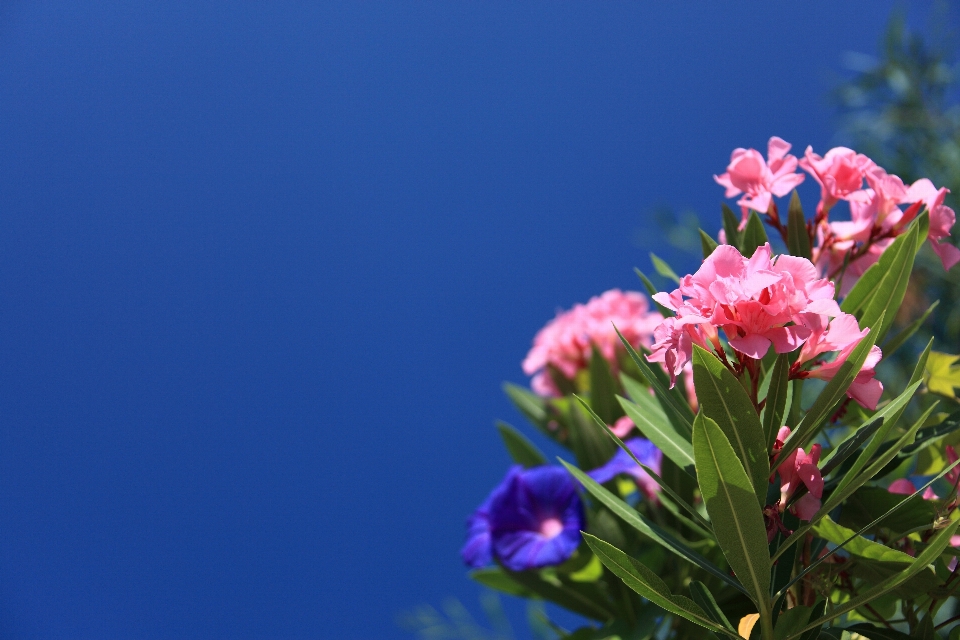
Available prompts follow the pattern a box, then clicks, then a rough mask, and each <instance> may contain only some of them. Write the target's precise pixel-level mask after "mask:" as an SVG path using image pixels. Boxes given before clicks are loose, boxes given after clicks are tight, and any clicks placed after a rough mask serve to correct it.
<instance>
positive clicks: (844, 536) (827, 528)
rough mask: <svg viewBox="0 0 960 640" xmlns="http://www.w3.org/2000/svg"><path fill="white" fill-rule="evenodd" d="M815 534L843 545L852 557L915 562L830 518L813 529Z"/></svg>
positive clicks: (824, 519) (825, 518)
mask: <svg viewBox="0 0 960 640" xmlns="http://www.w3.org/2000/svg"><path fill="white" fill-rule="evenodd" d="M813 532H814V533H816V534H817V535H818V536H820V537H821V538H823V539H824V540H826V541H827V542H832V543H834V544H836V545H842V546H843V550H844V551H846V552H847V553H849V554H851V555H855V556H860V557H861V558H867V559H868V560H877V561H879V562H901V563H908V564H909V563H911V562H913V557H912V556H910V555H907V554H906V553H904V552H903V551H898V550H896V549H891V548H890V547H888V546H886V545H883V544H880V543H879V542H874V541H873V540H867V539H866V538H864V537H863V536H861V535H860V534H859V533H857V532H854V531H853V530H851V529H848V528H846V527H842V526H840V525H839V524H837V523H836V522H834V521H833V520H831V519H830V517H829V516H826V517H824V518H823V519H822V520H820V522H818V523H817V524H816V525H815V526H814V527H813Z"/></svg>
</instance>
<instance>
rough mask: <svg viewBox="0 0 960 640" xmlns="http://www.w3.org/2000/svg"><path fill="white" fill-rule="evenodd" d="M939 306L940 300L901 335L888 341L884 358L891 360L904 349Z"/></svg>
mask: <svg viewBox="0 0 960 640" xmlns="http://www.w3.org/2000/svg"><path fill="white" fill-rule="evenodd" d="M939 304H940V301H939V300H937V301H936V302H934V303H933V304H932V305H930V306H929V307H927V310H926V311H924V312H923V315H921V316H920V317H919V318H917V319H916V320H914V321H913V322H911V323H910V324H908V325H907V326H906V327H905V328H904V329H903V330H902V331H901V332H900V333H898V334H897V335H895V336H893V337H892V338H890V339H889V340H887V343H886V344H885V345H883V357H884V358H887V359H889V358H890V356H892V355H893V354H894V353H895V352H896V350H897V349H899V348H900V347H902V346H903V344H904V343H905V342H906V341H907V340H909V339H910V338H911V337H912V336H913V334H915V333H916V332H917V329H919V328H920V327H921V326H922V325H923V323H924V322H926V320H927V317H928V316H929V315H930V314H931V313H932V312H933V310H934V309H936V308H937V306H938V305H939Z"/></svg>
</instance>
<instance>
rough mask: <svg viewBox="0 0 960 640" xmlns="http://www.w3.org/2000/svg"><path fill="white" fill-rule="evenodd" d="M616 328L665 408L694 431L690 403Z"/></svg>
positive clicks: (628, 352) (625, 346)
mask: <svg viewBox="0 0 960 640" xmlns="http://www.w3.org/2000/svg"><path fill="white" fill-rule="evenodd" d="M614 330H616V332H617V336H618V337H619V338H620V342H621V343H623V346H624V348H626V350H627V354H629V356H630V359H631V360H633V362H634V364H636V365H637V368H638V369H640V373H641V374H642V375H643V377H644V378H646V380H647V382H649V383H650V386H651V387H653V392H654V393H655V394H656V395H657V397H658V398H660V399H661V400H662V401H663V405H664V407H665V410H666V411H669V412H671V413H672V414H673V415H674V416H675V417H676V418H677V419H679V420H680V421H681V422H682V423H683V424H685V425H686V427H687V429H688V430H690V431H691V432H692V430H693V411H691V410H690V405H688V404H687V403H686V402H684V401H683V400H682V399H681V398H679V397H678V395H679V394H678V393H671V392H670V390H669V389H667V387H666V385H665V384H664V383H663V379H662V378H661V375H658V374H657V373H656V372H654V371H653V369H652V368H651V367H650V364H649V363H647V361H646V359H645V358H643V357H642V356H641V355H640V354H639V353H637V350H636V349H634V348H633V345H632V344H630V343H629V342H627V339H626V338H624V337H623V334H621V333H620V330H619V329H617V328H616V327H614Z"/></svg>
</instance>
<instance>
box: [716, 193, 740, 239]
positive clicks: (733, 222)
mask: <svg viewBox="0 0 960 640" xmlns="http://www.w3.org/2000/svg"><path fill="white" fill-rule="evenodd" d="M720 210H721V212H722V213H723V232H724V233H725V234H726V236H727V244H729V245H732V246H734V247H738V248H739V247H740V229H739V228H738V227H739V226H740V220H739V219H738V218H737V214H735V213H734V212H733V209H731V208H730V207H728V206H727V204H726V203H722V204H721V205H720Z"/></svg>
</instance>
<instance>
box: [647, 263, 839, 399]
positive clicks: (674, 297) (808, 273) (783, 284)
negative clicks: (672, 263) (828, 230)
mask: <svg viewBox="0 0 960 640" xmlns="http://www.w3.org/2000/svg"><path fill="white" fill-rule="evenodd" d="M833 293H834V289H833V283H831V282H829V281H828V280H824V279H819V278H818V277H817V270H816V267H814V266H813V263H811V262H810V261H809V260H806V259H804V258H797V257H795V256H788V255H783V256H779V257H778V258H777V260H776V261H774V260H773V255H772V252H771V250H770V245H769V244H766V245H764V246H762V247H760V248H758V249H757V251H756V252H755V253H754V254H753V257H751V258H746V257H744V256H743V255H742V254H741V253H740V252H739V251H738V250H737V249H736V248H735V247H732V246H729V245H721V246H719V247H717V248H716V249H715V250H714V252H713V253H712V254H710V257H709V258H707V259H706V260H704V262H703V264H702V265H701V266H700V269H699V270H697V272H696V273H695V274H693V275H687V276H684V277H683V278H682V279H681V281H680V287H679V288H677V289H676V290H674V291H672V292H670V293H669V294H667V293H657V294H655V295H654V299H655V300H656V301H657V302H659V303H660V304H662V305H663V306H665V307H667V308H669V309H672V310H673V311H675V312H676V314H677V316H676V318H673V319H671V318H668V319H667V320H665V321H664V322H663V324H661V325H660V326H659V327H658V328H657V330H656V331H655V333H654V338H655V342H654V345H653V354H652V355H651V356H650V357H649V360H650V361H651V362H662V363H663V364H664V366H665V368H666V369H667V371H668V373H670V376H671V380H675V379H676V376H677V375H679V374H680V372H681V371H682V369H683V366H684V365H685V364H686V363H687V362H688V361H689V359H690V356H691V352H692V349H693V347H692V345H693V344H699V345H700V346H702V347H704V348H709V347H708V343H712V344H719V341H718V340H717V338H716V334H717V330H718V329H723V331H724V333H725V334H726V336H727V340H728V341H729V343H730V345H731V346H732V347H733V348H734V349H736V350H737V351H739V352H740V353H742V354H744V355H745V356H748V357H750V358H756V359H759V358H762V357H763V356H764V354H765V353H766V352H767V351H768V350H769V348H770V346H771V345H773V347H774V349H775V350H776V352H777V353H787V352H789V351H793V350H794V349H796V348H797V347H799V346H800V345H801V344H803V342H804V340H806V339H807V337H808V336H809V335H810V329H808V328H807V327H805V326H803V324H802V322H801V319H802V317H803V315H804V314H810V313H814V314H827V315H832V316H836V315H839V314H840V308H839V307H838V306H837V303H836V301H834V299H833Z"/></svg>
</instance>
